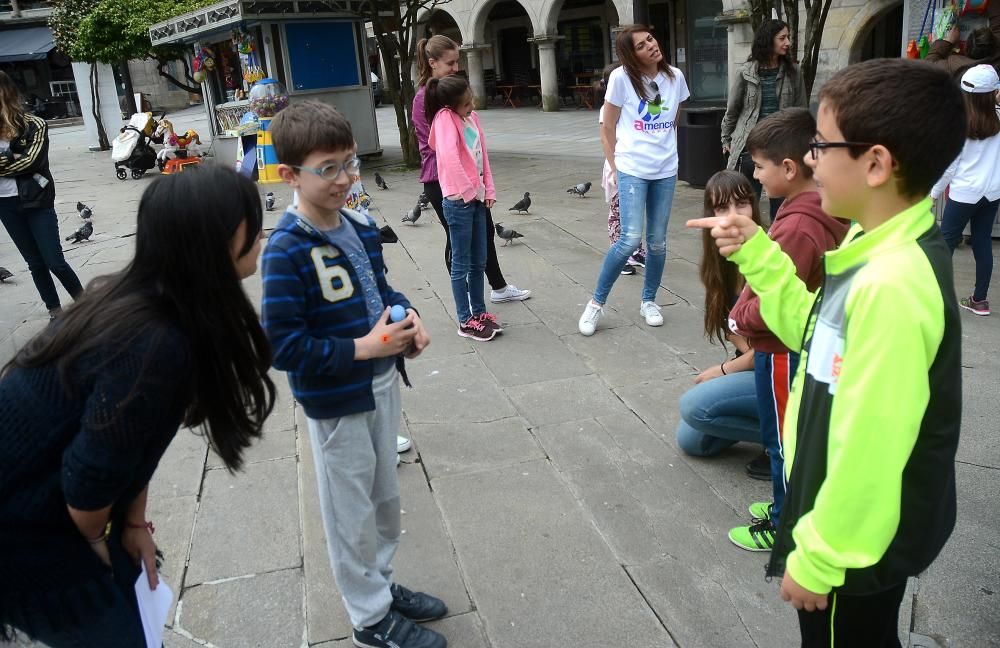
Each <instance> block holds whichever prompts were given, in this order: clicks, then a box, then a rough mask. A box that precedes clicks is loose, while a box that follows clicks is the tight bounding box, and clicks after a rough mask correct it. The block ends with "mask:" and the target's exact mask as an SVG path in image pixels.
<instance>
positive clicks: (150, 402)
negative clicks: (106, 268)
mask: <svg viewBox="0 0 1000 648" xmlns="http://www.w3.org/2000/svg"><path fill="white" fill-rule="evenodd" d="M67 377H68V380H67V381H66V383H65V384H64V383H63V381H62V380H60V377H59V373H58V371H57V369H56V367H55V365H47V366H41V367H34V368H30V369H20V368H19V369H14V370H12V371H11V372H9V373H8V374H7V375H6V376H5V377H4V378H2V379H0V634H3V630H4V627H5V626H7V625H9V624H11V623H17V622H18V621H19V620H23V619H24V618H26V617H30V616H32V614H33V613H32V611H38V610H43V611H44V613H45V614H46V615H47V616H48V622H49V623H50V624H51V625H53V626H54V627H60V626H64V625H65V624H70V625H72V624H74V622H75V620H76V619H80V618H83V617H84V616H86V615H87V614H88V613H90V612H92V611H93V610H94V609H95V607H99V606H100V605H102V603H103V602H104V601H105V600H106V597H107V594H108V591H107V588H108V587H109V586H110V583H111V581H110V579H109V578H108V572H107V568H106V567H104V565H103V564H102V563H101V562H100V561H99V560H98V558H97V556H96V555H95V554H94V552H93V551H92V550H91V548H90V546H89V545H88V543H87V541H86V540H85V539H84V538H83V537H82V536H81V535H80V532H79V531H78V530H77V528H76V526H75V525H74V524H73V521H72V519H71V518H70V516H69V513H68V511H67V509H66V506H67V504H68V505H69V506H72V507H73V508H75V509H78V510H83V511H93V510H98V509H101V508H104V507H106V506H108V505H112V519H113V520H121V519H122V518H123V516H124V514H125V512H126V510H127V508H128V506H129V504H130V503H131V502H132V501H133V500H134V499H135V497H136V496H137V495H138V494H139V493H140V492H141V491H142V489H143V488H145V486H146V484H148V483H149V479H150V477H151V476H152V474H153V471H154V470H155V469H156V466H157V464H158V463H159V460H160V457H162V456H163V453H164V452H165V451H166V449H167V446H168V445H169V444H170V441H171V440H172V439H173V437H174V435H175V434H176V432H177V429H178V427H179V426H180V424H181V421H182V419H183V414H184V411H185V409H186V407H187V405H188V403H189V401H190V393H191V392H190V383H191V358H190V348H189V345H188V342H187V340H186V339H185V338H184V337H183V335H182V334H181V333H180V332H179V331H178V330H177V329H175V328H173V327H170V326H166V325H157V326H154V327H152V328H151V329H150V330H147V331H144V332H142V333H139V334H138V336H137V338H135V339H132V340H130V341H129V343H128V344H108V345H104V346H103V348H100V349H98V350H95V351H93V352H90V353H86V354H84V355H83V356H81V357H80V359H79V360H78V361H77V362H76V363H75V366H74V367H73V368H72V370H71V371H70V372H69V374H68V376H67ZM118 527H119V529H118V530H117V533H115V536H116V538H115V540H117V537H118V536H119V535H120V525H118ZM111 546H112V549H113V550H117V551H119V552H120V551H121V550H120V545H118V544H117V543H116V542H112V543H111ZM120 557H121V556H118V557H117V558H119V559H120ZM114 562H115V564H116V565H117V564H118V563H119V560H117V559H116V560H115V561H114ZM116 569H117V567H116ZM116 576H119V574H116ZM116 580H118V579H116ZM126 582H127V581H126ZM18 625H19V624H18Z"/></svg>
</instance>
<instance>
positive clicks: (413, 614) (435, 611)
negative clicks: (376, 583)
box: [389, 583, 448, 623]
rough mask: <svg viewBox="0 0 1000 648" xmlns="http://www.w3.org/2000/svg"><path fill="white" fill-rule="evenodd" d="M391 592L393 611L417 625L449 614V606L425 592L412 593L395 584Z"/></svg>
mask: <svg viewBox="0 0 1000 648" xmlns="http://www.w3.org/2000/svg"><path fill="white" fill-rule="evenodd" d="M389 591H390V592H392V609H393V610H395V611H396V612H399V613H400V614H402V615H403V616H405V617H406V618H407V619H409V620H410V621H416V622H417V623H420V622H422V621H433V620H434V619H440V618H441V617H443V616H444V615H446V614H448V606H447V605H445V604H444V601H442V600H441V599H439V598H437V597H436V596H431V595H430V594H424V593H423V592H411V591H410V590H408V589H406V588H405V587H403V586H402V585H398V584H395V583H393V585H392V587H391V588H390V589H389Z"/></svg>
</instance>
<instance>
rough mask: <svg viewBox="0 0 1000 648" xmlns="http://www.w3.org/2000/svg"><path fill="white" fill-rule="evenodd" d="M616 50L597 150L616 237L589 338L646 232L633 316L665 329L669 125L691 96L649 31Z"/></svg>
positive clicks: (625, 38) (583, 321) (589, 316)
mask: <svg viewBox="0 0 1000 648" xmlns="http://www.w3.org/2000/svg"><path fill="white" fill-rule="evenodd" d="M615 49H616V50H617V52H618V59H619V60H620V61H621V62H622V66H621V67H620V68H618V69H616V70H615V71H614V72H612V73H611V76H610V78H609V79H608V88H607V92H606V93H605V96H604V123H603V124H602V126H601V142H602V143H603V145H604V156H605V158H607V160H608V162H609V164H610V165H611V171H612V174H611V177H612V181H613V182H615V183H617V185H618V196H619V205H620V210H621V237H620V238H619V239H618V241H617V242H615V244H614V245H612V246H611V249H609V250H608V254H607V256H605V257H604V264H603V266H602V267H601V273H600V275H599V276H598V278H597V288H596V289H595V290H594V296H593V299H591V300H590V301H589V302H588V303H587V307H586V308H585V309H584V311H583V315H582V316H581V317H580V333H582V334H583V335H593V334H594V331H595V330H596V328H597V322H598V320H599V319H600V318H601V315H602V314H603V312H604V303H605V302H606V301H607V298H608V294H609V293H610V292H611V287H612V286H614V283H615V280H617V279H618V277H619V276H621V271H622V269H623V268H624V267H625V264H626V263H627V261H628V258H629V256H631V254H632V253H633V252H635V251H636V249H638V247H639V243H640V242H641V240H642V234H643V226H644V225H645V229H646V276H645V279H644V281H643V289H642V300H641V303H640V306H639V312H640V313H642V316H643V317H644V318H645V320H646V324H648V325H650V326H661V325H662V324H663V316H662V315H660V307H659V306H657V305H656V291H657V289H658V288H659V287H660V279H662V278H663V266H664V263H665V262H666V260H667V221H668V220H669V219H670V207H671V203H672V202H673V197H674V186H675V185H676V183H677V134H676V130H675V124H676V122H677V119H678V116H679V114H680V104H681V102H683V101H684V100H686V99H687V98H688V97H689V96H690V92H688V87H687V83H686V82H685V80H684V74H683V73H682V72H681V71H680V70H678V69H677V68H675V67H671V66H670V65H668V64H667V62H666V60H665V59H664V58H663V54H662V53H661V52H660V46H659V44H658V43H657V42H656V39H655V38H653V35H652V34H651V33H649V30H648V29H647V28H645V27H641V26H639V25H631V26H628V27H626V28H624V29H623V30H622V31H621V32H620V33H619V34H618V37H617V38H616V39H615Z"/></svg>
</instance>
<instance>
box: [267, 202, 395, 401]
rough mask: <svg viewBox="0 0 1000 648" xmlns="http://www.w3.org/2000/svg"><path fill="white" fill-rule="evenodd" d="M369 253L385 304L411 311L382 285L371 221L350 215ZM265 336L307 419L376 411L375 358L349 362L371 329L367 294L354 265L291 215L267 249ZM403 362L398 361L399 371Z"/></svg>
mask: <svg viewBox="0 0 1000 648" xmlns="http://www.w3.org/2000/svg"><path fill="white" fill-rule="evenodd" d="M340 216H341V218H350V219H351V223H352V224H353V225H354V229H355V230H356V231H357V233H358V238H360V239H361V243H362V244H363V245H364V246H365V249H366V250H367V251H368V259H369V260H370V261H371V264H372V270H373V271H374V272H375V279H376V281H377V282H378V288H379V292H380V293H381V295H382V302H383V303H384V304H385V305H386V306H395V305H397V304H398V305H400V306H402V307H403V308H411V306H410V302H409V301H407V299H406V297H405V296H404V295H403V294H402V293H399V292H396V291H395V290H393V289H392V287H391V286H389V284H388V283H387V282H386V280H385V262H384V261H383V259H382V243H381V239H380V237H379V231H378V228H377V227H375V222H374V221H373V220H372V219H370V218H368V217H366V216H363V215H361V214H359V213H358V212H355V211H352V210H350V209H341V210H340ZM263 276H264V301H263V306H262V311H263V320H264V330H265V331H266V332H267V337H268V339H269V340H270V341H271V346H272V347H273V349H274V366H275V368H277V369H281V370H283V371H286V372H287V373H288V382H289V384H290V385H291V387H292V394H293V395H294V396H295V399H296V400H298V401H299V402H300V403H302V407H303V408H304V409H305V412H306V416H308V417H309V418H311V419H328V418H337V417H340V416H346V415H348V414H356V413H358V412H368V411H371V410H374V409H375V398H374V396H373V395H372V375H373V365H374V362H373V361H372V360H355V359H354V340H355V339H356V338H359V337H364V336H365V335H367V334H368V332H369V331H370V330H371V329H370V327H369V325H368V311H367V310H366V308H365V299H364V291H363V290H362V289H361V282H360V281H359V279H358V276H357V273H355V271H354V267H353V266H352V265H351V263H350V261H348V260H347V257H346V256H345V255H344V254H342V252H341V250H340V249H339V248H337V247H336V246H334V245H332V244H331V243H330V242H329V240H328V239H326V238H325V237H324V236H323V234H322V233H320V232H318V231H317V230H316V229H315V228H314V227H313V226H312V225H311V224H310V223H309V222H308V221H307V220H305V219H303V218H301V217H300V216H299V215H298V214H296V213H294V212H292V211H288V212H285V215H284V216H282V218H281V220H280V221H279V222H278V226H277V227H276V228H275V230H274V232H273V233H272V234H271V236H270V238H269V239H268V242H267V248H266V249H265V250H264V263H263ZM399 366H400V363H397V367H399Z"/></svg>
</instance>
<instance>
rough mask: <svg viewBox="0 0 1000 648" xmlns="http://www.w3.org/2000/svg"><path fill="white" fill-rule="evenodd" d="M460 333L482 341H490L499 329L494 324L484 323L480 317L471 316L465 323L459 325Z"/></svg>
mask: <svg viewBox="0 0 1000 648" xmlns="http://www.w3.org/2000/svg"><path fill="white" fill-rule="evenodd" d="M458 334H459V335H461V336H462V337H467V338H470V339H473V340H479V341H480V342H488V341H490V340H492V339H493V337H494V336H495V335H496V334H497V331H496V329H495V328H493V327H492V326H488V325H487V324H485V323H483V322H482V321H481V320H480V318H478V317H475V316H473V317H470V318H469V319H468V320H467V321H466V322H465V324H462V325H461V326H459V327H458Z"/></svg>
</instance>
